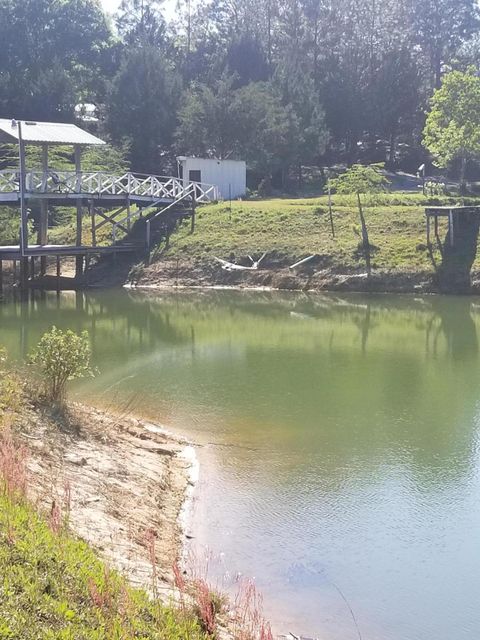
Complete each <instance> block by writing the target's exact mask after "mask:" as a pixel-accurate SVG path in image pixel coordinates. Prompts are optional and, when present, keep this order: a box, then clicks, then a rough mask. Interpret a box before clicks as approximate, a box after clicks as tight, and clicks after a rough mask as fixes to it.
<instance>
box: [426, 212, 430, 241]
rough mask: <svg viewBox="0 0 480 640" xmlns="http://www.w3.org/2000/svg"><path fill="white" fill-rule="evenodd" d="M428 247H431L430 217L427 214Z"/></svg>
mask: <svg viewBox="0 0 480 640" xmlns="http://www.w3.org/2000/svg"><path fill="white" fill-rule="evenodd" d="M426 217H427V247H429V246H430V216H429V215H428V213H427V216H426Z"/></svg>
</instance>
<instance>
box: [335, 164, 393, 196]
mask: <svg viewBox="0 0 480 640" xmlns="http://www.w3.org/2000/svg"><path fill="white" fill-rule="evenodd" d="M382 169H383V165H382V164H371V165H363V164H354V165H352V166H351V167H349V168H348V169H347V170H346V171H345V172H344V173H342V174H341V175H339V176H338V178H334V179H332V180H331V181H330V184H331V186H332V187H333V189H335V191H336V192H337V193H341V194H348V193H356V194H362V195H364V194H375V193H381V192H382V191H385V190H386V189H387V187H388V185H389V180H388V178H386V176H385V175H383V173H382Z"/></svg>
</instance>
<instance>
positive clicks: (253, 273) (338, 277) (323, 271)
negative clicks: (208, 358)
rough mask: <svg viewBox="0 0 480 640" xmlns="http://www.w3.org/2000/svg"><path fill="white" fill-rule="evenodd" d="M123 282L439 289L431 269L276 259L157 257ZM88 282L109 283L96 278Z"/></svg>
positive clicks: (477, 282)
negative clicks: (221, 262) (247, 266)
mask: <svg viewBox="0 0 480 640" xmlns="http://www.w3.org/2000/svg"><path fill="white" fill-rule="evenodd" d="M122 284H123V286H130V287H136V288H140V289H164V288H175V287H177V288H227V289H260V290H262V289H263V290H278V291H308V292H329V291H330V292H337V293H338V292H352V293H398V294H405V293H413V294H440V293H449V292H444V291H441V290H440V288H439V286H438V283H437V281H436V277H435V273H432V272H430V271H411V272H404V271H394V270H392V271H380V270H374V271H373V272H372V274H371V275H370V277H369V276H368V275H367V274H366V273H361V272H338V271H334V270H332V269H329V268H316V267H315V266H313V267H312V266H309V265H306V266H301V267H299V268H297V269H295V270H292V269H289V268H288V267H285V266H283V265H281V264H278V265H272V266H271V267H268V266H265V267H264V268H259V269H258V270H249V271H226V270H224V269H222V268H221V267H220V266H217V265H214V264H210V263H208V264H205V263H201V264H199V263H195V262H182V263H178V262H176V261H173V260H161V261H158V262H155V263H154V264H152V265H150V266H146V267H142V268H139V269H138V270H136V271H135V272H133V271H132V272H131V273H130V277H129V278H128V279H127V281H124V282H123V283H122ZM94 286H97V287H98V286H100V287H102V286H114V283H113V282H111V281H108V280H107V281H106V280H104V279H99V280H98V281H96V282H95V285H94ZM469 294H470V295H478V294H480V272H472V286H471V290H470V292H469Z"/></svg>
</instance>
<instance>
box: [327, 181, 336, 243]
mask: <svg viewBox="0 0 480 640" xmlns="http://www.w3.org/2000/svg"><path fill="white" fill-rule="evenodd" d="M328 215H329V217H330V228H331V230H332V238H334V237H335V227H334V226H333V214H332V190H331V188H330V178H328Z"/></svg>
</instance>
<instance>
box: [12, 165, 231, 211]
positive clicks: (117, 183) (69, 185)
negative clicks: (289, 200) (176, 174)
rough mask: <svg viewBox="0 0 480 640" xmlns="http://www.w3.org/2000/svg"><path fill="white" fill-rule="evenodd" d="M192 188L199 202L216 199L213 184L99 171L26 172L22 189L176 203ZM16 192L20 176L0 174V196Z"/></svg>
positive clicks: (29, 192)
mask: <svg viewBox="0 0 480 640" xmlns="http://www.w3.org/2000/svg"><path fill="white" fill-rule="evenodd" d="M190 185H195V199H196V201H197V202H199V203H205V202H212V201H214V200H218V189H217V187H216V186H215V185H211V184H204V183H200V182H188V183H186V184H184V182H183V180H180V179H179V178H172V177H169V176H154V175H143V174H138V173H124V174H123V175H120V176H118V175H113V174H110V173H104V172H102V171H95V172H85V171H82V172H81V173H76V172H75V171H53V170H50V171H47V172H44V171H27V173H26V175H25V190H26V192H27V193H28V194H35V193H51V194H56V193H59V194H81V195H92V196H93V195H94V196H102V195H108V196H120V197H122V196H123V197H126V196H132V197H135V196H137V197H146V198H151V199H152V200H163V199H165V200H172V201H173V200H177V199H179V198H183V197H185V195H186V192H187V190H188V189H189V186H190ZM18 191H20V174H19V171H16V170H5V171H0V193H12V192H18Z"/></svg>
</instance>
